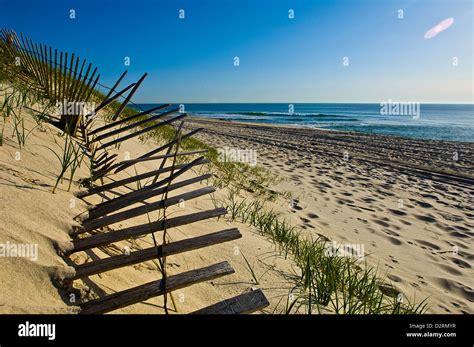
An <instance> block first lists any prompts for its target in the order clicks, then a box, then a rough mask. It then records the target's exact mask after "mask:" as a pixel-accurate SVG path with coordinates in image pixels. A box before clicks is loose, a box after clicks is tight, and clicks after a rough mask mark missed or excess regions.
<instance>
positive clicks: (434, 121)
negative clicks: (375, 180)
mask: <svg viewBox="0 0 474 347" xmlns="http://www.w3.org/2000/svg"><path fill="white" fill-rule="evenodd" d="M154 105H158V104H140V105H138V106H139V107H140V108H141V109H146V108H151V107H153V106H154ZM408 106H409V107H407V105H404V106H402V105H400V106H399V107H398V109H397V104H395V103H394V104H385V105H381V104H339V103H337V104H329V103H328V104H290V105H289V104H263V103H262V104H245V103H236V104H185V105H184V108H185V112H187V113H189V114H192V115H194V116H198V117H206V118H213V119H223V120H233V121H237V122H250V123H261V124H281V125H294V126H302V127H309V128H322V129H333V130H342V131H357V132H363V133H375V134H384V135H395V136H405V137H412V138H418V139H432V140H447V141H462V142H474V105H473V104H418V108H417V107H415V105H408ZM411 106H413V107H411Z"/></svg>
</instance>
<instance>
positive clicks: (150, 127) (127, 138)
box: [98, 114, 187, 149]
mask: <svg viewBox="0 0 474 347" xmlns="http://www.w3.org/2000/svg"><path fill="white" fill-rule="evenodd" d="M186 116H187V114H182V115H179V116H176V117H174V118H171V119H168V120H166V121H163V122H160V123H158V124H154V125H152V126H149V127H148V128H144V129H141V130H139V131H137V132H134V133H132V134H128V135H125V136H122V137H120V138H118V139H116V140H112V141H109V142H107V143H104V144H103V145H102V146H100V147H99V148H98V149H104V148H107V147H110V146H113V145H115V144H117V143H120V142H123V141H126V140H129V139H131V138H134V137H137V136H140V135H142V134H145V133H147V132H149V131H150V130H154V129H157V128H159V127H162V126H164V125H167V124H171V123H173V122H176V121H177V120H180V119H182V118H184V117H186Z"/></svg>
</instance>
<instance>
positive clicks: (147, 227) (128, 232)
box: [70, 207, 227, 253]
mask: <svg viewBox="0 0 474 347" xmlns="http://www.w3.org/2000/svg"><path fill="white" fill-rule="evenodd" d="M226 213H227V210H226V209H225V208H223V207H220V208H216V209H213V210H207V211H202V212H196V213H191V214H187V215H184V216H179V217H173V218H169V219H166V220H164V221H163V220H159V221H156V222H151V223H146V224H140V225H136V226H133V227H129V228H125V229H120V230H116V231H111V232H107V233H103V234H97V235H93V236H89V237H85V238H82V239H77V240H73V245H74V248H73V250H71V251H70V253H75V252H79V251H83V250H86V249H90V248H95V247H99V246H103V245H107V244H109V243H113V242H117V241H122V240H126V239H128V238H131V237H137V236H141V235H145V234H150V233H153V232H155V231H160V230H163V229H164V228H165V226H166V228H174V227H177V226H181V225H186V224H191V223H195V222H198V221H202V220H206V219H210V218H214V217H219V216H223V215H225V214H226Z"/></svg>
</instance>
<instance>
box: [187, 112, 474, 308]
mask: <svg viewBox="0 0 474 347" xmlns="http://www.w3.org/2000/svg"><path fill="white" fill-rule="evenodd" d="M186 126H187V127H188V129H189V130H190V129H194V128H198V127H202V128H204V130H203V131H202V132H201V133H199V135H197V137H199V138H200V139H202V140H203V141H205V142H207V143H209V144H211V145H213V146H215V147H217V148H224V147H230V148H236V149H243V150H246V149H253V150H255V151H256V152H257V165H262V166H264V167H267V168H269V169H270V170H271V171H273V172H275V173H277V174H278V175H281V176H283V177H284V178H285V181H284V182H283V183H281V184H279V185H277V186H275V187H272V188H273V189H275V190H277V191H280V192H291V196H292V197H293V199H294V202H293V203H291V201H287V203H286V204H285V203H284V202H280V203H279V206H280V211H282V213H284V214H285V215H287V216H288V217H289V218H290V220H291V221H292V223H293V224H295V225H298V226H300V227H301V228H302V229H303V230H304V231H305V232H307V233H308V234H311V235H322V236H324V237H326V238H327V239H328V240H331V241H335V242H337V243H338V244H359V245H363V246H364V249H365V260H366V261H367V262H368V263H369V264H370V265H372V266H374V267H377V268H378V272H379V273H380V274H381V275H382V277H384V276H386V278H387V279H388V281H389V282H390V283H391V284H392V285H393V286H394V287H396V288H397V289H398V290H399V291H400V292H402V293H404V295H406V296H407V297H408V298H410V299H413V298H416V300H422V299H425V298H428V299H427V300H428V302H429V310H428V312H431V313H461V312H463V313H472V312H473V307H474V306H473V301H474V291H473V281H472V279H473V275H474V272H473V269H472V262H473V259H474V253H473V252H472V250H473V246H474V244H473V241H472V240H473V236H474V234H473V227H474V209H473V205H474V204H473V202H474V201H473V194H472V193H473V190H472V187H473V183H474V144H472V143H458V142H442V141H423V140H415V139H408V138H400V137H390V136H381V135H370V134H361V133H344V132H336V131H326V130H317V129H304V128H297V127H283V126H266V125H256V124H249V123H238V122H228V121H218V120H204V119H202V118H199V119H198V118H196V117H194V118H193V119H192V121H190V122H188V123H187V125H186ZM456 153H457V160H453V158H454V157H453V155H455V154H456ZM295 201H296V203H295Z"/></svg>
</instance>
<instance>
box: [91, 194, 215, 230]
mask: <svg viewBox="0 0 474 347" xmlns="http://www.w3.org/2000/svg"><path fill="white" fill-rule="evenodd" d="M215 191H216V190H215V188H214V187H204V188H201V189H197V190H193V191H190V192H187V193H183V194H179V195H176V196H173V197H170V198H167V199H163V200H160V201H156V202H153V203H149V204H146V205H143V206H138V207H135V208H132V209H129V210H125V211H122V212H118V213H114V214H112V215H108V216H105V217H102V218H97V219H93V220H88V221H86V222H83V223H82V232H89V231H91V230H94V229H98V228H102V227H104V226H107V225H110V224H115V223H118V222H122V221H124V220H127V219H130V218H134V217H137V216H141V215H143V214H145V213H148V212H153V211H156V210H159V209H163V208H165V207H169V206H172V205H176V204H179V203H180V202H181V201H190V200H192V199H195V198H198V197H200V196H203V195H207V194H211V193H214V192H215Z"/></svg>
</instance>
